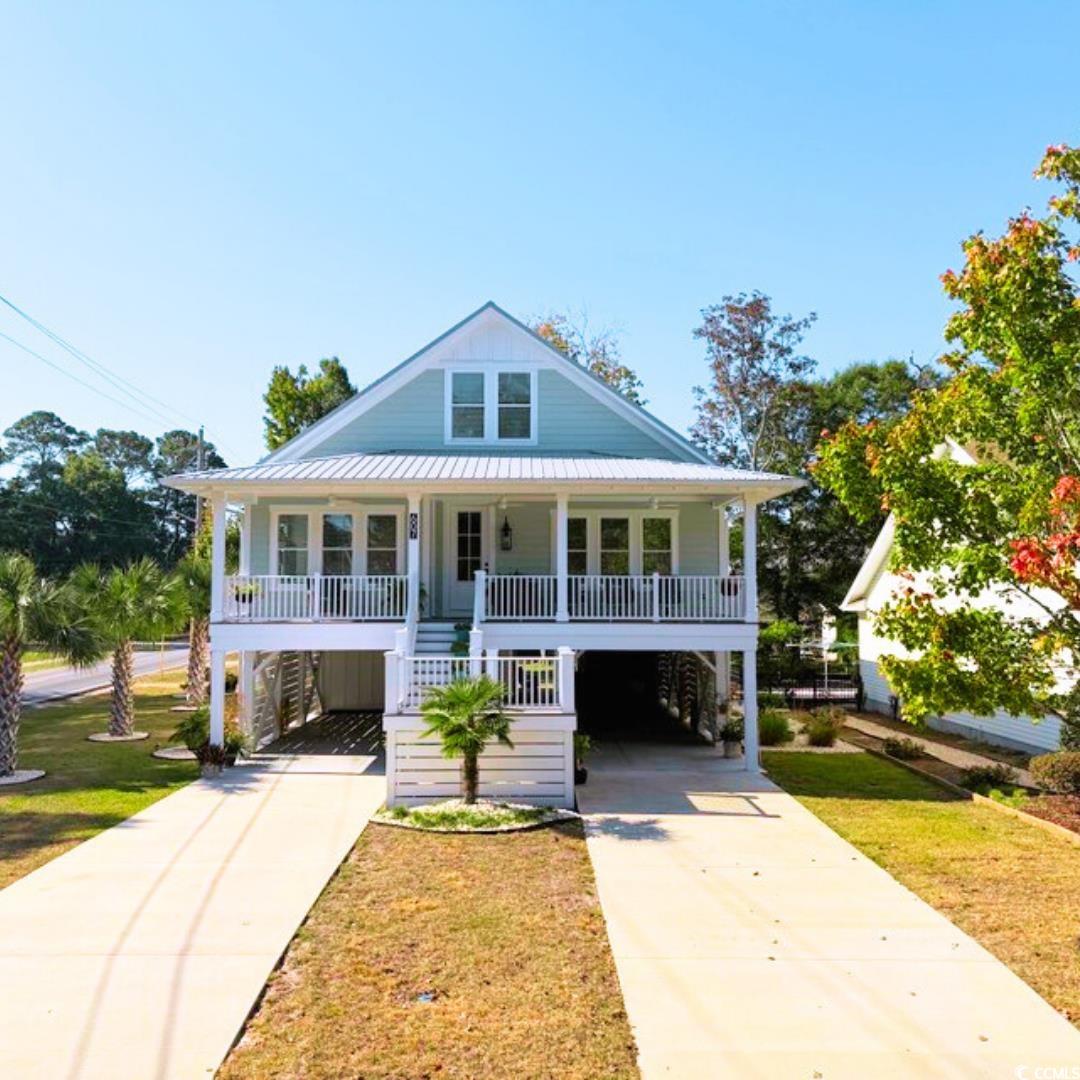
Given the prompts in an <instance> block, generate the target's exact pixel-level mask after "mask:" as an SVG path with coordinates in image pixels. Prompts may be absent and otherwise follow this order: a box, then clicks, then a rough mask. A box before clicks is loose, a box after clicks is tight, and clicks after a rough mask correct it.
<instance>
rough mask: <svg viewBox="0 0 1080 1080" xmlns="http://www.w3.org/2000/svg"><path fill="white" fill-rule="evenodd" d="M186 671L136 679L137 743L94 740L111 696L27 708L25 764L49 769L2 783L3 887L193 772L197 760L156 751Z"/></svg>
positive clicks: (22, 732) (171, 722)
mask: <svg viewBox="0 0 1080 1080" xmlns="http://www.w3.org/2000/svg"><path fill="white" fill-rule="evenodd" d="M182 678H183V673H182V672H168V673H166V674H164V675H151V676H147V677H145V678H142V679H139V680H138V681H137V682H136V706H135V707H136V727H137V728H138V729H139V730H140V731H149V732H150V738H149V739H146V740H145V741H143V742H136V743H112V744H107V743H90V742H87V741H86V737H87V735H90V734H92V733H93V732H95V731H104V730H105V729H106V727H107V725H108V707H109V706H108V697H107V696H106V695H103V694H98V695H94V696H91V697H85V698H82V699H81V700H79V701H76V702H70V703H66V704H62V705H50V706H46V707H44V708H39V709H28V710H26V711H24V712H23V719H22V724H21V726H20V729H19V767H20V768H25V769H45V770H46V772H47V775H46V776H45V777H44V778H43V779H41V780H36V781H34V783H32V784H26V785H25V786H19V787H12V788H0V888H3V887H4V886H5V885H10V884H11V882H13V881H15V880H16V878H20V877H22V876H23V875H24V874H28V873H29V872H30V871H31V870H34V869H35V868H37V867H38V866H41V864H42V863H46V862H48V861H49V860H50V859H53V858H55V857H56V856H57V855H59V854H61V853H62V852H64V851H67V850H68V848H71V847H74V846H75V845H76V844H78V843H81V842H82V841H83V840H86V839H87V838H89V837H91V836H93V835H94V834H95V833H98V832H100V831H101V830H102V829H107V828H109V826H110V825H115V824H116V823H117V822H120V821H123V820H124V819H125V818H128V817H130V816H131V815H132V814H134V813H136V812H137V811H139V810H142V809H143V807H146V806H149V805H150V804H151V803H152V802H156V801H157V800H158V799H160V798H161V797H162V796H164V795H168V794H169V793H170V792H173V791H175V790H176V789H177V788H179V787H182V786H183V785H184V784H186V783H188V782H189V781H191V780H193V779H194V778H195V776H196V775H197V769H196V766H195V764H194V763H193V762H186V761H179V762H177V761H159V760H157V759H156V758H152V757H151V756H150V753H151V751H152V750H154V749H155V748H156V747H158V746H161V745H163V744H164V743H165V741H166V740H167V738H168V736H169V734H170V733H171V732H172V730H173V728H174V727H176V723H177V720H178V719H179V717H178V716H177V714H176V713H171V712H169V708H170V707H171V706H173V705H175V704H176V703H177V701H176V697H175V696H174V695H175V694H176V693H177V691H178V690H179V687H180V682H181V679H182Z"/></svg>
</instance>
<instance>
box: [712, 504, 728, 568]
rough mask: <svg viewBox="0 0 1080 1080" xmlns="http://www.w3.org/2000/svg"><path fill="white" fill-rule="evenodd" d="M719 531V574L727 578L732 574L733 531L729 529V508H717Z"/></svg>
mask: <svg viewBox="0 0 1080 1080" xmlns="http://www.w3.org/2000/svg"><path fill="white" fill-rule="evenodd" d="M716 512H717V514H718V519H717V530H718V533H719V540H720V547H719V553H718V554H719V558H718V560H717V568H716V569H717V573H718V574H719V575H720V576H721V577H727V576H728V574H730V573H731V530H730V529H729V528H728V517H727V507H726V506H719V507H718V508H717V511H716Z"/></svg>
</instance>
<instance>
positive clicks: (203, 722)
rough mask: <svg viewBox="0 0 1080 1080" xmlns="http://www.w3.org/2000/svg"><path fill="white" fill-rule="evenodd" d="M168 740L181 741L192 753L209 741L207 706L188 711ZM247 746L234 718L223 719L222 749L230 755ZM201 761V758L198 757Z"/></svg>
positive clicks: (241, 750) (197, 751) (206, 744)
mask: <svg viewBox="0 0 1080 1080" xmlns="http://www.w3.org/2000/svg"><path fill="white" fill-rule="evenodd" d="M169 741H170V742H178V743H183V744H184V745H185V746H186V747H187V748H188V749H189V750H190V751H191V752H192V753H193V754H195V755H196V756H198V755H199V751H200V750H202V748H203V747H205V746H208V745H209V743H210V710H209V708H208V707H207V706H205V705H204V706H203V707H202V708H201V709H196V710H195V711H194V712H193V713H189V714H188V715H187V716H185V717H184V719H183V720H181V721H180V723H179V724H178V725H177V726H176V730H175V731H174V732H173V733H172V737H171V738H170V740H169ZM246 747H247V739H245V738H244V733H243V732H242V731H241V730H240V725H239V724H238V723H237V722H236V721H235V720H228V719H227V720H226V721H225V732H224V750H225V753H226V754H228V755H229V756H230V757H233V756H235V755H236V754H240V753H242V752H243V751H244V750H245V749H246ZM199 760H200V761H201V760H202V758H201V757H200V758H199Z"/></svg>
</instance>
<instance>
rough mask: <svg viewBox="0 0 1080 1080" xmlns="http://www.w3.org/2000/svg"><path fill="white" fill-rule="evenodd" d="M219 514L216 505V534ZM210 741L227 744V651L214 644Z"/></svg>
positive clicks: (211, 674) (212, 647)
mask: <svg viewBox="0 0 1080 1080" xmlns="http://www.w3.org/2000/svg"><path fill="white" fill-rule="evenodd" d="M217 514H218V511H217V506H216V505H215V506H214V532H215V533H216V532H217V520H218V519H217ZM222 516H223V517H224V515H222ZM210 741H211V742H212V743H213V744H214V745H215V746H222V745H223V744H224V742H225V650H224V649H222V648H220V647H219V646H216V645H214V644H213V643H211V645H210Z"/></svg>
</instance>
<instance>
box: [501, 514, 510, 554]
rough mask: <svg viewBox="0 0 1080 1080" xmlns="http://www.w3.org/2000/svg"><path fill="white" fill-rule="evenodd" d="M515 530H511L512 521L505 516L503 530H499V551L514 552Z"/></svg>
mask: <svg viewBox="0 0 1080 1080" xmlns="http://www.w3.org/2000/svg"><path fill="white" fill-rule="evenodd" d="M513 549H514V530H513V529H511V528H510V520H509V519H508V518H507V516H506V515H505V514H503V523H502V528H501V529H500V530H499V550H500V551H513Z"/></svg>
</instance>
